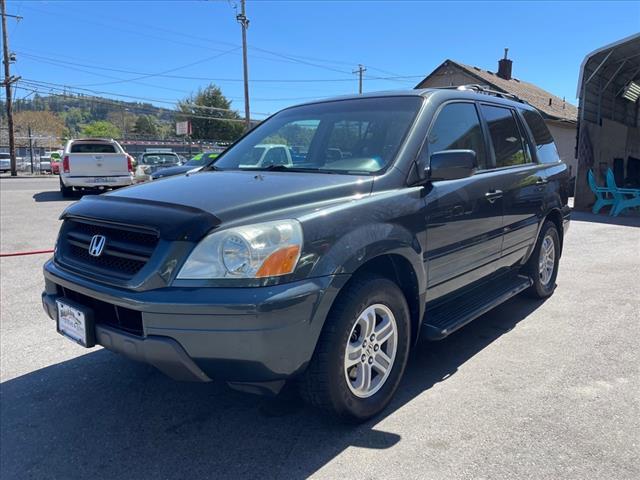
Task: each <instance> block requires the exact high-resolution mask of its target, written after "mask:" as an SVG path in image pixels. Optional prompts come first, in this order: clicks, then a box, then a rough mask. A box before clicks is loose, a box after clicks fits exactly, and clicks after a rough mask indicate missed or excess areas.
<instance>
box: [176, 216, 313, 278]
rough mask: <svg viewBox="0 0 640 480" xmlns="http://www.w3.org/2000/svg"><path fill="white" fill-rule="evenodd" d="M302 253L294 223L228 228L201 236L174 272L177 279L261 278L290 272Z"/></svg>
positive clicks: (298, 234)
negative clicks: (176, 271) (182, 263)
mask: <svg viewBox="0 0 640 480" xmlns="http://www.w3.org/2000/svg"><path fill="white" fill-rule="evenodd" d="M301 250H302V227H301V226H300V223H298V222H297V221H295V220H279V221H275V222H266V223H257V224H254V225H247V226H243V227H236V228H230V229H227V230H222V231H220V232H215V233H212V234H211V235H208V236H207V237H205V238H204V239H203V240H202V241H200V243H199V244H198V245H197V246H196V248H195V249H194V250H193V252H191V255H189V258H188V259H187V261H186V262H185V264H184V266H183V267H182V269H181V270H180V273H178V278H179V279H182V280H184V279H213V278H262V277H276V276H279V275H286V274H287V273H291V272H293V270H294V269H295V268H296V264H297V263H298V259H299V258H300V252H301Z"/></svg>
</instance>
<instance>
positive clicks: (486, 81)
mask: <svg viewBox="0 0 640 480" xmlns="http://www.w3.org/2000/svg"><path fill="white" fill-rule="evenodd" d="M512 66H513V62H512V61H511V60H510V59H508V58H507V55H506V51H505V58H503V59H501V60H500V61H499V62H498V70H497V71H496V72H492V71H489V70H483V69H481V68H479V67H473V66H470V65H465V64H464V63H460V62H456V61H454V60H445V61H444V62H443V63H442V64H441V65H440V66H439V67H437V68H436V69H435V70H434V71H433V72H431V73H430V74H429V75H427V77H426V78H425V79H424V80H422V81H421V82H420V83H419V84H418V85H416V87H415V88H433V87H451V86H456V85H470V84H480V85H486V86H488V87H489V88H491V89H492V90H497V91H499V92H504V93H510V94H512V95H516V96H518V97H519V98H521V99H522V100H525V101H526V102H528V103H529V104H531V105H532V106H534V107H536V108H537V109H538V110H540V112H541V113H542V116H543V117H544V119H545V122H546V124H547V126H548V127H549V130H550V131H551V135H553V139H554V140H555V142H556V145H557V147H558V152H559V154H560V158H562V160H563V161H564V162H565V163H566V164H567V165H568V166H569V168H570V171H571V172H572V173H571V174H572V176H573V175H575V173H576V171H577V160H576V158H575V157H576V155H575V147H576V126H577V120H578V109H577V108H576V107H575V106H574V105H571V104H570V103H568V102H566V101H565V100H564V99H562V98H559V97H556V96H555V95H553V94H552V93H549V92H547V91H546V90H543V89H542V88H540V87H538V86H536V85H533V84H532V83H528V82H525V81H524V80H520V79H518V78H515V77H513V76H512V75H511V71H512Z"/></svg>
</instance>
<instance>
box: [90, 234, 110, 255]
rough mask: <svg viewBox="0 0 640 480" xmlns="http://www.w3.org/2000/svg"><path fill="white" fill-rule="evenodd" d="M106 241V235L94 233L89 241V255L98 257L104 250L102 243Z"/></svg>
mask: <svg viewBox="0 0 640 480" xmlns="http://www.w3.org/2000/svg"><path fill="white" fill-rule="evenodd" d="M105 243H107V237H105V236H104V235H94V236H93V237H91V242H90V243H89V255H91V256H92V257H99V256H100V255H102V251H103V250H104V244H105Z"/></svg>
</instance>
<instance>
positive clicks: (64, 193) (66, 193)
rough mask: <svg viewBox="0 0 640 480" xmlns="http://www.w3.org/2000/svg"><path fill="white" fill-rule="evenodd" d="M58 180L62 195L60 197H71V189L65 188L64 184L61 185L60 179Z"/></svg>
mask: <svg viewBox="0 0 640 480" xmlns="http://www.w3.org/2000/svg"><path fill="white" fill-rule="evenodd" d="M59 180H60V193H61V194H62V196H63V197H64V198H69V197H71V196H73V188H72V187H67V186H65V184H64V183H62V178H60V179H59Z"/></svg>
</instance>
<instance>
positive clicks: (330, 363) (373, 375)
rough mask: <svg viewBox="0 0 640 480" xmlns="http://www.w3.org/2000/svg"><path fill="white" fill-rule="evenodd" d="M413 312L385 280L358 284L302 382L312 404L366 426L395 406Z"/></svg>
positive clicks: (341, 302)
mask: <svg viewBox="0 0 640 480" xmlns="http://www.w3.org/2000/svg"><path fill="white" fill-rule="evenodd" d="M410 337H411V327H410V318H409V308H408V306H407V302H406V299H405V297H404V294H403V293H402V291H401V290H400V289H399V288H398V286H397V285H396V284H395V283H393V282H392V281H390V280H388V279H386V278H371V279H362V280H354V281H353V283H352V284H350V285H349V286H348V287H347V290H345V291H344V292H342V293H341V295H340V297H339V298H338V300H337V301H336V304H335V305H334V306H333V308H332V310H331V313H330V314H329V316H328V317H327V320H326V323H325V326H324V329H323V331H322V334H321V336H320V339H319V340H318V345H317V347H316V352H315V354H314V356H313V358H312V360H311V363H310V365H309V368H308V369H307V371H306V372H305V373H304V375H303V377H302V379H301V381H300V392H301V394H302V396H303V397H304V398H305V399H306V400H307V401H308V402H309V403H311V404H312V405H314V406H316V407H318V408H320V409H323V410H325V411H327V412H330V413H332V414H335V415H337V416H339V417H342V418H344V419H347V420H352V421H364V420H366V419H368V418H370V417H372V416H374V415H376V414H378V413H379V412H380V411H382V410H383V409H384V408H385V407H386V406H387V404H388V403H389V402H390V401H391V398H392V397H393V394H394V393H395V391H396V389H397V388H398V385H399V384H400V380H401V378H402V374H403V373H404V369H405V366H406V364H407V358H408V355H409V346H410Z"/></svg>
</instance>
